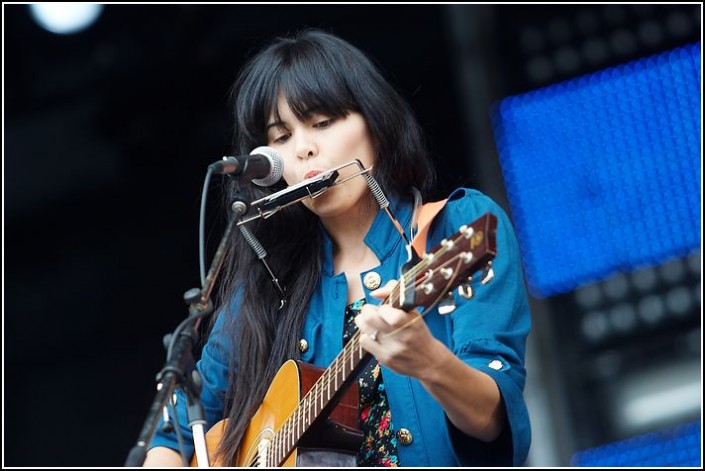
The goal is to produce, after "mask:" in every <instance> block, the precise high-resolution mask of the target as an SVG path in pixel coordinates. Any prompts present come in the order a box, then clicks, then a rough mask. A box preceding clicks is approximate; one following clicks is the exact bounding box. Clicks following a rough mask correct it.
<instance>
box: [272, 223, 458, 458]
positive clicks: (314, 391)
mask: <svg viewBox="0 0 705 471" xmlns="http://www.w3.org/2000/svg"><path fill="white" fill-rule="evenodd" d="M463 237H465V236H464V235H463V234H459V235H458V237H457V239H454V240H453V241H452V242H453V245H450V246H442V247H441V248H439V249H438V250H437V251H436V252H432V253H433V255H434V258H435V257H441V256H443V255H445V253H446V252H448V251H450V250H451V249H453V248H454V247H455V244H456V243H457V242H458V241H459V240H461V239H462V238H463ZM461 253H462V252H461ZM459 259H460V254H458V255H455V256H454V257H452V258H451V259H450V260H448V261H446V262H444V263H443V265H441V266H440V267H439V268H438V269H439V270H440V268H445V267H446V266H447V265H449V264H450V263H453V262H454V261H456V260H457V261H459ZM431 261H432V260H430V259H426V260H422V262H420V263H418V264H417V265H416V266H414V267H413V268H412V269H410V270H409V271H408V272H407V273H405V274H403V278H404V280H405V284H406V283H407V282H408V281H409V280H407V278H411V277H412V276H413V277H414V278H413V281H414V287H417V286H419V285H421V284H423V283H425V282H426V281H427V278H423V279H421V280H416V279H415V275H416V274H418V273H420V272H421V271H423V270H425V269H426V268H427V267H428V266H429V264H430V263H431ZM458 266H459V263H458V265H456V270H457V267H458ZM454 273H457V271H454ZM456 278H457V274H456V276H455V277H453V279H451V280H449V282H448V283H447V284H446V288H444V289H443V290H441V291H440V293H441V294H440V295H439V297H438V298H437V299H436V300H435V301H434V302H433V303H432V306H435V304H436V303H437V302H438V301H439V300H440V299H441V298H442V297H443V295H444V293H445V291H446V289H447V288H448V287H449V286H450V285H451V284H452V283H453V282H454V281H455V279H456ZM400 286H401V284H397V285H395V286H394V288H393V289H392V292H391V293H390V295H389V296H388V297H387V298H386V299H385V300H384V301H383V302H382V304H392V302H393V300H394V297H395V296H397V297H399V294H400V293H399V292H400V288H399V287H400ZM431 310H432V307H431V308H428V309H426V310H425V311H424V313H419V315H418V316H416V317H415V318H414V319H412V320H411V321H409V322H407V323H406V324H404V325H402V326H400V327H399V328H397V329H395V330H394V331H392V332H390V333H389V334H387V335H388V336H391V335H394V334H396V333H397V332H399V331H401V330H402V329H405V328H407V327H409V326H410V325H411V324H413V323H415V322H417V321H418V320H419V319H421V318H423V317H424V316H425V315H426V314H427V313H428V312H430V311H431ZM359 339H360V332H359V331H358V332H356V333H355V334H354V335H353V337H352V338H351V339H350V341H349V342H348V345H350V347H348V346H347V345H346V348H344V349H343V351H342V352H341V354H340V355H338V356H337V357H336V358H335V359H334V360H333V365H335V367H334V368H332V369H329V370H328V372H329V373H328V374H323V375H321V377H320V378H319V379H318V380H317V381H316V382H315V383H314V385H313V386H312V387H311V388H310V389H309V392H308V393H307V394H306V395H305V396H304V397H303V399H302V401H301V403H302V404H305V403H306V401H307V400H308V404H309V405H311V404H317V403H318V400H319V399H322V398H324V397H325V396H324V393H325V390H324V389H323V388H320V389H321V391H320V394H319V391H318V390H319V384H322V383H324V382H327V383H328V386H330V378H329V377H330V376H331V375H332V374H333V373H334V374H335V376H336V377H337V375H338V373H340V371H343V372H344V371H345V368H346V367H347V362H348V360H349V359H353V355H356V354H358V353H356V352H357V351H360V353H359V358H358V360H357V361H358V362H359V360H360V359H361V358H362V357H363V356H364V354H362V352H361V350H362V349H361V348H360V345H359ZM341 364H342V368H341V367H340V366H339V365H341ZM351 370H352V368H351ZM302 411H303V409H301V408H300V407H297V408H296V409H295V410H294V411H293V412H292V413H291V414H290V415H289V417H287V419H286V420H285V421H284V422H283V423H282V426H281V427H280V428H279V430H278V431H277V432H276V433H275V434H274V437H273V439H272V445H273V448H274V449H275V450H277V449H279V447H280V446H281V443H280V442H282V441H283V440H284V438H286V436H284V435H282V432H284V431H285V429H286V427H287V426H288V427H289V428H293V424H292V422H300V421H301V419H306V418H307V417H305V416H302V414H304V412H302ZM305 422H306V420H304V424H305ZM307 426H310V424H308V425H307ZM297 430H298V428H297ZM292 432H293V430H292ZM289 434H290V433H289ZM277 458H278V457H277ZM277 461H279V460H277Z"/></svg>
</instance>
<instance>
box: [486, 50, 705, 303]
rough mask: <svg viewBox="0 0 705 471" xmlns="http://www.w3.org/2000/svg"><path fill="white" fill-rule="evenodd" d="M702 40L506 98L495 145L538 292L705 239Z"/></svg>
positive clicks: (656, 258) (565, 287) (657, 259)
mask: <svg viewBox="0 0 705 471" xmlns="http://www.w3.org/2000/svg"><path fill="white" fill-rule="evenodd" d="M700 48H701V45H700V43H696V44H693V45H689V46H686V47H683V48H679V49H676V50H673V51H671V52H667V53H663V54H660V55H657V56H653V57H649V58H646V59H642V60H639V61H635V62H630V63H628V64H625V65H622V66H619V67H615V68H611V69H607V70H604V71H602V72H598V73H595V74H591V75H587V76H584V77H580V78H577V79H574V80H571V81H569V82H566V83H561V84H558V85H555V86H551V87H548V88H544V89H541V90H537V91H535V92H531V93H528V94H525V95H521V96H515V97H510V98H507V99H505V100H503V101H502V102H501V103H500V104H499V106H498V107H497V109H496V111H495V113H494V126H495V137H496V142H497V149H498V152H499V156H500V163H501V166H502V171H503V173H504V179H505V183H506V188H507V194H508V197H509V203H510V205H511V209H512V215H513V218H514V223H515V227H516V230H517V235H518V237H519V241H520V245H521V250H522V256H523V261H524V265H525V270H526V275H527V280H528V283H529V288H530V290H531V293H532V294H533V295H534V296H536V297H544V296H551V295H555V294H559V293H564V292H568V291H571V290H573V289H574V288H576V287H578V286H580V285H583V284H586V283H589V282H593V281H597V280H601V279H603V278H607V277H609V276H610V275H612V274H614V273H615V272H618V271H622V272H628V271H631V270H633V269H635V268H637V267H641V266H647V265H655V264H659V263H662V262H664V261H665V260H667V259H669V258H673V257H681V256H685V255H687V254H688V253H690V252H691V251H693V250H695V249H699V248H700V244H701V232H700V219H701V217H700V200H701V164H700V161H701V130H700V126H701V98H700V82H701V64H700Z"/></svg>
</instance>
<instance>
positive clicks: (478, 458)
mask: <svg viewBox="0 0 705 471" xmlns="http://www.w3.org/2000/svg"><path fill="white" fill-rule="evenodd" d="M446 210H447V211H448V214H447V217H446V218H445V226H446V227H444V231H445V232H446V233H447V234H451V233H453V232H455V231H457V230H458V227H459V226H460V225H462V224H469V223H471V222H473V221H474V220H475V219H477V218H479V217H480V216H482V215H483V214H484V213H486V212H488V211H489V212H491V213H492V214H494V215H495V216H497V220H498V221H497V255H496V257H495V258H494V260H493V262H492V268H493V270H494V278H493V280H492V281H491V282H490V283H488V284H486V285H480V284H477V286H476V287H475V295H474V297H473V298H472V299H471V300H463V299H462V298H460V297H458V296H456V303H457V308H456V310H455V311H454V312H453V313H452V314H451V319H450V323H451V342H452V350H453V352H454V353H455V354H456V355H457V356H458V357H459V358H460V359H461V360H463V361H464V362H465V363H467V364H468V365H470V366H471V367H473V368H475V369H477V370H480V371H482V372H484V373H487V374H488V375H489V376H491V377H492V378H493V379H494V380H495V382H496V384H497V387H498V388H499V391H500V394H501V397H502V401H503V403H504V407H505V410H506V416H507V424H506V426H505V429H504V431H503V433H502V434H501V435H500V437H499V438H498V439H497V440H496V441H495V442H493V443H485V442H482V441H480V440H478V439H475V438H472V437H469V436H466V435H464V434H462V432H460V431H459V430H457V429H455V427H454V426H453V425H452V424H451V423H450V422H449V421H446V422H447V423H448V426H449V428H450V429H449V433H450V436H451V438H452V443H453V449H454V451H455V453H456V456H457V458H458V461H459V462H460V463H465V464H466V465H468V466H478V465H479V466H482V465H501V466H511V465H514V466H519V465H521V464H523V462H524V461H525V460H526V456H527V454H528V451H529V446H530V443H531V428H530V422H529V416H528V411H527V407H526V402H525V400H524V396H523V391H524V385H525V382H526V370H525V368H524V358H525V353H526V338H527V336H528V334H529V330H530V328H531V315H530V311H529V303H528V298H527V294H526V288H525V284H524V275H523V271H522V266H521V258H520V254H519V247H518V243H517V240H516V236H515V234H514V230H513V228H512V226H511V223H510V220H509V217H508V216H507V215H506V213H505V212H504V211H503V210H502V209H501V208H500V207H499V206H498V205H497V204H496V203H495V202H493V201H492V200H491V199H489V198H488V197H487V196H485V195H483V194H482V193H479V192H477V191H474V190H468V189H461V190H458V191H457V192H455V193H454V194H453V195H451V197H450V198H449V203H448V207H447V209H446ZM439 229H440V228H439ZM474 284H475V283H474Z"/></svg>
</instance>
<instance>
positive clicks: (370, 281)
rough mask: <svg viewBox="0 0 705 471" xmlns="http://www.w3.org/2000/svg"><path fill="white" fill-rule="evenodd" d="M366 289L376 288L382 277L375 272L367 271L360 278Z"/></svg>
mask: <svg viewBox="0 0 705 471" xmlns="http://www.w3.org/2000/svg"><path fill="white" fill-rule="evenodd" d="M362 282H363V283H364V284H365V287H366V288H367V289H377V288H379V285H381V284H382V278H381V277H380V276H379V274H377V273H376V272H373V271H371V272H369V273H367V274H366V275H365V277H364V278H363V279H362Z"/></svg>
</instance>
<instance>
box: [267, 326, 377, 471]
mask: <svg viewBox="0 0 705 471" xmlns="http://www.w3.org/2000/svg"><path fill="white" fill-rule="evenodd" d="M369 359H371V355H370V354H369V353H367V352H366V351H365V350H363V349H362V347H361V346H360V332H355V334H353V336H352V338H351V339H350V341H348V343H347V344H346V345H345V347H344V348H343V350H342V351H341V352H340V353H339V354H338V356H337V357H335V360H333V363H331V365H330V366H329V367H328V368H327V369H326V370H325V371H324V372H323V374H322V375H321V377H320V378H319V379H318V381H316V383H315V384H314V385H313V386H312V387H311V389H310V390H309V391H308V393H306V395H305V396H304V397H303V399H302V400H301V402H300V403H299V406H298V407H297V408H296V410H295V411H294V412H293V413H292V414H291V416H290V417H289V418H288V419H287V420H286V422H284V424H283V425H282V426H281V428H280V429H279V430H278V431H277V433H276V434H275V436H274V438H273V440H272V443H271V445H270V453H268V456H269V458H270V459H269V460H268V461H271V462H270V463H268V465H269V466H280V465H281V463H283V462H284V460H285V459H286V458H287V456H289V455H290V454H291V452H292V451H293V450H294V448H296V445H297V443H298V442H299V440H300V439H301V437H302V436H303V435H304V433H306V431H307V430H309V429H310V428H311V426H312V425H313V424H315V423H316V422H317V421H318V420H325V418H326V417H327V415H328V414H327V412H329V410H330V409H332V407H333V406H334V405H335V403H336V401H337V399H338V397H339V396H340V395H341V394H342V393H343V392H344V391H345V389H346V388H347V387H348V386H349V385H350V383H351V382H352V381H353V380H354V379H355V378H356V377H357V375H358V374H359V373H360V371H361V370H362V369H363V368H364V367H365V365H366V364H367V360H369Z"/></svg>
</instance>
